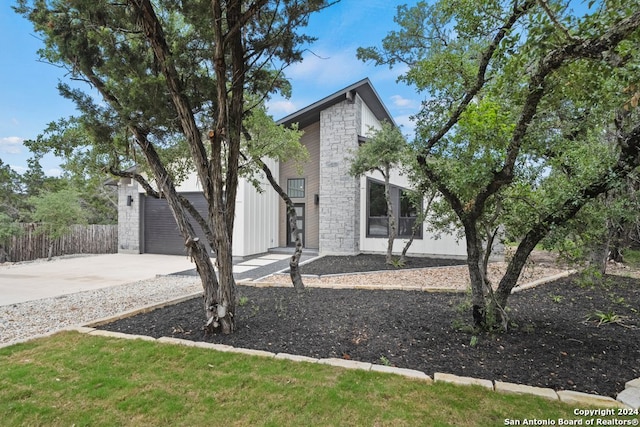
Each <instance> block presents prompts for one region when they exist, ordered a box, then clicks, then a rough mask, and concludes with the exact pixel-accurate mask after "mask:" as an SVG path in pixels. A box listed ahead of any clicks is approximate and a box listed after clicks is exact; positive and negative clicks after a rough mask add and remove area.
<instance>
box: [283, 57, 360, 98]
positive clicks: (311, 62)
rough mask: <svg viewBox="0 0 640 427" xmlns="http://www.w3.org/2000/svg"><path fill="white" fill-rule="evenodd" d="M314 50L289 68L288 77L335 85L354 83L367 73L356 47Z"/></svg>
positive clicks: (287, 70)
mask: <svg viewBox="0 0 640 427" xmlns="http://www.w3.org/2000/svg"><path fill="white" fill-rule="evenodd" d="M313 52H314V54H308V55H307V56H306V57H305V58H304V60H303V61H302V62H298V63H295V64H293V65H291V66H290V67H289V68H287V69H286V70H285V74H286V76H287V78H290V79H293V80H299V81H304V82H308V83H314V84H317V85H319V86H325V87H326V86H329V87H335V86H340V85H347V84H350V83H353V81H355V80H357V79H358V78H360V77H361V76H362V75H364V74H366V66H365V65H364V63H362V62H360V61H358V59H357V58H356V56H355V49H352V48H345V49H343V50H336V51H333V52H327V51H320V50H318V51H316V50H314V51H313ZM294 90H295V88H294Z"/></svg>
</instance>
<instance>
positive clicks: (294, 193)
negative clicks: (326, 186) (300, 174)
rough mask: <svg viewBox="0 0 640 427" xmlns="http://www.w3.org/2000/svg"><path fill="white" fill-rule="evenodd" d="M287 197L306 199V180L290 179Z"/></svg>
mask: <svg viewBox="0 0 640 427" xmlns="http://www.w3.org/2000/svg"><path fill="white" fill-rule="evenodd" d="M287 195H288V196H289V197H291V198H292V199H294V198H296V199H297V198H302V197H304V178H293V179H288V180H287Z"/></svg>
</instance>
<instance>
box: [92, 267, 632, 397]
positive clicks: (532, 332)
mask: <svg viewBox="0 0 640 427" xmlns="http://www.w3.org/2000/svg"><path fill="white" fill-rule="evenodd" d="M351 258H353V257H351ZM337 263H339V261H335V264H337ZM325 267H326V266H325ZM324 271H325V273H324V274H327V272H328V270H324ZM238 298H239V304H238V307H237V311H236V319H237V323H236V326H237V330H236V332H235V333H234V334H233V335H231V336H222V335H205V334H204V333H203V331H202V324H203V322H204V313H203V307H202V302H201V299H200V298H195V299H193V300H189V301H187V302H183V303H180V304H177V305H173V306H170V307H166V308H162V309H158V310H155V311H152V312H150V313H146V314H141V315H137V316H134V317H130V318H127V319H123V320H120V321H117V322H114V323H111V324H108V325H104V326H102V327H101V329H106V330H111V331H119V332H125V333H131V334H141V335H149V336H153V337H156V338H158V337H162V336H168V337H176V338H182V339H188V340H196V341H207V342H215V343H221V344H228V345H233V346H236V347H244V348H253V349H260V350H267V351H271V352H286V353H291V354H298V355H304V356H310V357H315V358H327V357H338V358H345V359H352V360H359V361H364V362H371V363H377V364H385V363H390V364H391V365H394V366H398V367H402V368H411V369H417V370H420V371H423V372H425V373H427V374H428V375H433V373H434V372H445V373H452V374H456V375H464V376H471V377H475V378H485V379H490V380H500V381H506V382H513V383H520V384H528V385H533V386H539V387H550V388H553V389H556V390H561V389H562V390H576V391H581V392H586V393H596V394H600V395H608V396H612V397H615V395H616V394H617V393H619V392H620V391H622V390H623V389H624V383H625V382H626V381H629V380H631V379H634V378H638V377H640V365H639V364H638V360H640V314H639V312H640V280H638V279H632V278H625V277H620V276H605V277H604V279H603V280H602V282H600V283H596V284H593V283H591V284H589V283H586V282H585V280H583V279H581V278H580V277H579V276H572V277H569V278H566V279H561V280H558V281H555V282H553V283H550V284H546V285H543V286H540V287H538V288H535V289H530V290H527V291H523V292H520V293H517V294H514V295H512V297H511V298H510V300H509V302H510V308H511V311H510V316H511V319H512V323H513V325H512V326H511V328H510V329H509V330H508V331H507V332H504V333H483V334H480V335H477V336H476V335H474V332H473V331H472V330H471V328H470V326H469V323H470V308H469V307H470V301H469V297H468V296H467V295H466V294H460V293H427V292H413V291H367V290H332V289H317V288H309V289H307V291H306V292H305V293H304V294H302V295H297V294H296V293H295V292H294V291H293V290H292V289H291V288H253V287H247V286H238ZM598 313H600V314H599V315H598ZM474 336H476V337H477V338H474Z"/></svg>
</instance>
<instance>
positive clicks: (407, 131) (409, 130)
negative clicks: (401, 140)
mask: <svg viewBox="0 0 640 427" xmlns="http://www.w3.org/2000/svg"><path fill="white" fill-rule="evenodd" d="M393 120H394V121H395V122H396V124H397V125H398V126H400V130H401V131H402V134H403V135H404V136H406V137H407V138H408V139H409V140H412V139H413V137H414V133H415V128H416V124H415V122H414V121H412V120H411V116H408V115H407V116H394V117H393Z"/></svg>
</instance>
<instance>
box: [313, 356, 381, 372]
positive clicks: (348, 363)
mask: <svg viewBox="0 0 640 427" xmlns="http://www.w3.org/2000/svg"><path fill="white" fill-rule="evenodd" d="M318 363H322V364H324V365H331V366H338V367H340V368H347V369H362V370H364V371H369V370H371V363H366V362H358V361H356V360H346V359H338V358H335V357H330V358H328V359H320V360H319V361H318Z"/></svg>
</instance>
